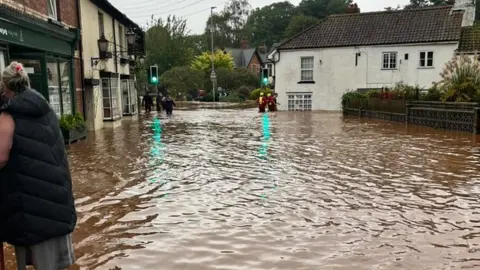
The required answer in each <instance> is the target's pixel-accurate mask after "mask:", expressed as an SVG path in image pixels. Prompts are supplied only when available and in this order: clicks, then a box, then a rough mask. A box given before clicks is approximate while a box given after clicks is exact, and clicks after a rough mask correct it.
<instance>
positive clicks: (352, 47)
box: [268, 0, 475, 111]
mask: <svg viewBox="0 0 480 270" xmlns="http://www.w3.org/2000/svg"><path fill="white" fill-rule="evenodd" d="M471 3H472V1H471V0H457V1H456V4H455V5H454V6H451V5H450V6H440V7H429V8H421V9H410V10H398V11H383V12H368V13H360V11H359V9H358V8H353V9H352V10H350V12H349V13H347V14H339V15H332V16H329V17H328V18H327V19H326V20H324V21H322V22H320V23H319V24H317V25H314V26H312V27H311V28H309V29H307V30H305V31H303V32H302V33H300V34H298V35H296V36H294V37H292V38H291V39H289V40H287V41H285V42H284V43H282V44H280V45H279V46H278V47H277V49H276V50H274V51H273V52H271V53H270V54H269V55H268V57H269V58H270V59H272V60H273V61H274V62H275V91H276V92H277V93H278V102H279V103H280V105H279V110H289V111H308V110H330V111H332V110H340V99H341V96H342V94H343V93H345V91H347V90H366V89H379V88H382V87H392V86H393V85H394V84H395V83H397V82H400V81H402V82H404V83H406V84H410V85H418V86H420V87H429V86H431V85H432V82H434V81H438V80H439V79H440V75H439V73H440V72H441V71H442V69H443V67H444V64H445V63H446V62H447V61H448V60H450V59H451V57H452V56H453V55H454V53H455V51H456V50H457V48H458V45H459V40H460V35H461V30H462V26H471V25H472V24H473V21H474V13H475V12H474V11H475V7H474V5H473V4H471ZM352 11H353V12H354V13H352Z"/></svg>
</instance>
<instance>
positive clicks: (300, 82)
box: [298, 81, 315, 84]
mask: <svg viewBox="0 0 480 270" xmlns="http://www.w3.org/2000/svg"><path fill="white" fill-rule="evenodd" d="M314 83H315V81H299V82H298V84H314Z"/></svg>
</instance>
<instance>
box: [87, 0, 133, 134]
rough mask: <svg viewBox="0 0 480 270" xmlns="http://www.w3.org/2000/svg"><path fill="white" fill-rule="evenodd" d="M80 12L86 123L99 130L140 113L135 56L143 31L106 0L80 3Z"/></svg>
mask: <svg viewBox="0 0 480 270" xmlns="http://www.w3.org/2000/svg"><path fill="white" fill-rule="evenodd" d="M80 9H81V23H82V29H83V31H82V49H83V67H84V76H85V80H84V81H85V110H86V119H87V126H88V128H89V129H90V130H97V129H101V128H103V127H104V126H105V125H113V126H115V124H116V123H119V121H118V120H120V119H122V117H124V116H135V115H136V113H137V110H138V106H137V94H136V92H137V91H136V89H135V73H134V64H135V61H134V60H133V57H134V56H133V54H136V53H135V52H134V48H135V45H136V43H137V42H138V39H141V40H143V31H142V30H141V29H140V27H139V26H138V25H137V24H135V23H134V22H133V21H131V20H130V19H128V18H127V17H126V16H125V15H124V14H123V13H121V12H120V11H119V10H117V9H116V8H115V7H114V6H112V5H111V4H110V3H109V2H108V1H106V0H80ZM141 44H143V42H142V43H141ZM141 51H142V52H143V49H141Z"/></svg>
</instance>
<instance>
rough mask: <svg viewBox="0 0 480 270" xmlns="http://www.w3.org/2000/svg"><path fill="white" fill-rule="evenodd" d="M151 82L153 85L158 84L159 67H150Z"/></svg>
mask: <svg viewBox="0 0 480 270" xmlns="http://www.w3.org/2000/svg"><path fill="white" fill-rule="evenodd" d="M149 75H150V76H149V81H150V83H151V84H158V66H157V65H154V66H150V73H149Z"/></svg>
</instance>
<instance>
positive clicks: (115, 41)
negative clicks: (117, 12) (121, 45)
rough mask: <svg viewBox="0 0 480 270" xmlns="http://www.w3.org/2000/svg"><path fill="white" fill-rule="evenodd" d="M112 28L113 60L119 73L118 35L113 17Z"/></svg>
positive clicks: (116, 71)
mask: <svg viewBox="0 0 480 270" xmlns="http://www.w3.org/2000/svg"><path fill="white" fill-rule="evenodd" d="M112 28H113V57H114V58H113V62H114V63H115V73H117V74H118V62H117V61H118V59H117V35H116V31H115V19H114V18H113V17H112Z"/></svg>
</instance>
